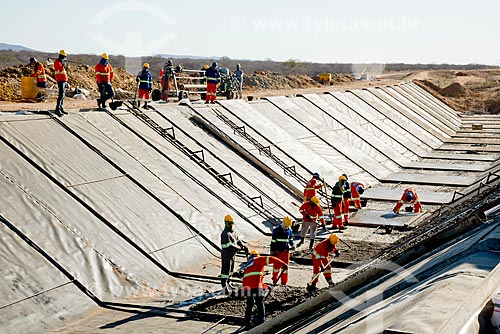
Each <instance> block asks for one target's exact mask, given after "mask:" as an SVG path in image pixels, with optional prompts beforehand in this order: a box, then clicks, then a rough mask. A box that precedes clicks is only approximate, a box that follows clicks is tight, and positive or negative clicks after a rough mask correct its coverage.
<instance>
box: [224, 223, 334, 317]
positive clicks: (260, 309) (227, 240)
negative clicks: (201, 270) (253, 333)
mask: <svg viewBox="0 0 500 334" xmlns="http://www.w3.org/2000/svg"><path fill="white" fill-rule="evenodd" d="M292 224H293V220H292V218H290V217H289V216H286V217H284V218H283V221H282V222H281V224H280V225H278V226H277V227H275V228H274V229H273V232H272V237H271V255H269V256H261V255H260V254H259V252H258V251H256V250H250V251H249V249H248V247H247V246H245V244H244V242H243V241H242V240H240V238H239V237H238V234H237V233H236V232H235V230H234V219H233V217H232V216H231V215H226V216H225V217H224V230H223V231H222V233H221V260H222V266H221V275H220V276H219V277H221V285H222V289H223V291H224V293H226V294H229V293H231V291H230V288H229V286H228V279H229V278H230V277H231V275H234V274H236V273H237V272H235V270H234V258H235V256H236V254H237V252H238V251H240V250H243V251H244V252H245V254H247V257H248V258H247V261H246V263H244V264H243V265H242V266H241V270H242V273H241V274H242V277H243V281H242V286H243V295H244V296H245V297H246V300H247V306H246V310H245V322H246V325H247V326H250V324H251V319H252V312H253V307H254V305H256V306H257V314H256V318H255V321H254V324H256V325H257V324H260V323H262V322H264V319H265V305H264V299H265V293H264V290H267V289H268V287H267V285H266V284H264V283H263V278H264V269H265V267H266V266H268V265H272V266H273V272H272V281H273V286H275V285H277V284H278V282H279V283H281V284H282V285H286V284H287V283H288V265H289V262H290V252H292V251H294V250H295V249H296V247H295V245H294V241H293V235H292V230H291V227H292ZM338 241H339V238H338V236H337V235H335V234H331V235H330V236H329V237H328V238H327V239H325V240H324V241H322V242H320V243H319V244H318V245H316V247H315V248H314V250H313V251H312V253H311V256H312V262H313V275H312V279H311V282H310V283H308V284H307V287H306V288H307V290H308V291H310V292H312V291H314V290H316V289H317V287H316V284H317V283H318V278H319V275H320V274H321V272H322V273H323V274H324V276H325V279H326V281H327V283H328V284H329V286H333V285H334V282H333V280H332V271H331V261H329V259H328V257H329V255H330V254H331V253H334V254H335V255H336V256H339V255H340V253H339V250H338V249H337V247H336V245H337V243H338Z"/></svg>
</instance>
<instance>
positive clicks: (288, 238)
mask: <svg viewBox="0 0 500 334" xmlns="http://www.w3.org/2000/svg"><path fill="white" fill-rule="evenodd" d="M292 223H293V222H292V218H290V217H289V216H286V217H284V218H283V222H282V223H281V224H280V225H279V226H277V227H276V228H275V229H274V230H273V234H272V238H271V254H272V255H273V256H274V257H277V258H278V259H280V260H281V261H283V262H284V263H285V264H286V265H287V266H288V263H289V262H290V251H294V250H295V246H294V244H293V236H292V229H291V227H292ZM280 271H283V272H282V273H281V284H282V285H286V284H287V283H288V269H285V268H283V266H282V265H281V263H279V264H277V265H275V266H274V267H273V284H274V285H276V284H277V283H278V277H279V276H280V274H279V273H280Z"/></svg>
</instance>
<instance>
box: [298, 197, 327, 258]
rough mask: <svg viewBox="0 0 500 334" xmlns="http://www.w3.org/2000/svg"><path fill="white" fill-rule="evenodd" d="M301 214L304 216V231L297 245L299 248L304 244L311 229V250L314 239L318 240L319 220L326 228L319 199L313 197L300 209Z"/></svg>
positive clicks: (301, 232)
mask: <svg viewBox="0 0 500 334" xmlns="http://www.w3.org/2000/svg"><path fill="white" fill-rule="evenodd" d="M299 211H300V213H301V214H302V229H301V231H300V242H299V243H298V244H297V247H300V246H301V245H302V244H303V243H304V239H305V238H306V235H307V231H308V230H309V229H311V232H310V233H309V249H312V248H313V245H314V239H315V238H316V230H317V228H318V223H317V221H318V219H319V220H320V222H321V225H322V226H323V229H326V227H325V218H324V217H323V209H322V208H321V206H320V205H319V199H318V197H316V196H313V197H312V198H311V200H310V201H309V202H305V203H304V204H302V205H301V207H300V208H299Z"/></svg>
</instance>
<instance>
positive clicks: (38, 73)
mask: <svg viewBox="0 0 500 334" xmlns="http://www.w3.org/2000/svg"><path fill="white" fill-rule="evenodd" d="M30 66H32V67H33V73H31V76H32V77H35V78H36V86H37V87H38V88H47V78H46V77H45V68H44V67H43V65H42V63H39V62H38V61H37V60H36V58H34V57H31V58H30Z"/></svg>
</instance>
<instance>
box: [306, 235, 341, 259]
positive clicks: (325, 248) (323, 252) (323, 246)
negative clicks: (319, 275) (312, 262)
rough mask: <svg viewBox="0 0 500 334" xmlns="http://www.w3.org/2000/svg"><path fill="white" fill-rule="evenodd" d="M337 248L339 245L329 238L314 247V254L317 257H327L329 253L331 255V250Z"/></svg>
mask: <svg viewBox="0 0 500 334" xmlns="http://www.w3.org/2000/svg"><path fill="white" fill-rule="evenodd" d="M336 249H337V246H335V245H334V244H332V243H331V242H330V238H327V239H325V240H323V241H321V242H320V243H319V244H317V245H316V247H314V250H313V251H312V255H313V256H314V257H315V258H316V259H325V258H327V257H328V255H330V253H331V252H333V251H335V250H336Z"/></svg>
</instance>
